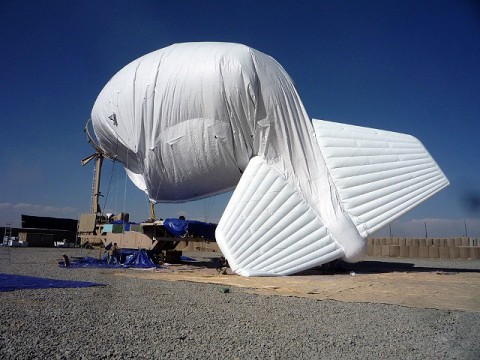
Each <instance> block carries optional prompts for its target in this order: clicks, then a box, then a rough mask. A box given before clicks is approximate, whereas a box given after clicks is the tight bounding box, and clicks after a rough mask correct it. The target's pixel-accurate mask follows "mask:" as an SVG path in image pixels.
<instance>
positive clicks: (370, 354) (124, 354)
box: [0, 248, 480, 359]
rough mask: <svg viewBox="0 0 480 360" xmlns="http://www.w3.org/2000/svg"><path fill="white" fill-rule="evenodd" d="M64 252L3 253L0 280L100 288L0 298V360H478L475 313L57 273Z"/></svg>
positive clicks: (479, 325) (86, 272) (479, 321)
mask: <svg viewBox="0 0 480 360" xmlns="http://www.w3.org/2000/svg"><path fill="white" fill-rule="evenodd" d="M63 252H65V250H59V249H39V248H37V249H36V248H24V249H23V248H22V249H21V248H17V249H8V248H0V272H1V273H11V274H21V275H29V276H42V277H49V278H55V279H68V280H83V281H93V282H98V283H103V284H106V286H103V287H91V288H78V289H44V290H21V291H12V292H3V293H0V299H1V305H0V306H1V310H0V319H1V320H0V358H2V359H3V358H6V359H36V358H38V359H93V358H118V359H123V358H135V359H141V358H146V359H152V358H158V359H160V358H161V359H174V358H188V359H199V358H207V359H216V358H218V359H220V358H226V359H232V358H233V359H296V358H301V359H318V358H321V359H349V358H364V359H399V358H401V359H478V358H480V343H479V330H480V314H479V313H468V312H462V311H443V310H433V309H410V308H406V307H402V306H396V305H383V304H364V303H342V302H337V301H317V300H311V299H304V298H294V297H280V296H259V295H253V294H247V293H245V292H243V291H242V289H239V288H230V289H229V290H230V292H224V291H223V290H224V289H223V288H222V287H220V286H218V285H209V284H198V283H189V282H168V281H159V280H139V279H133V278H127V277H123V276H115V275H113V273H114V271H118V270H111V269H65V268H60V267H58V266H57V262H58V261H60V257H61V254H62V253H63ZM67 253H68V254H69V256H70V257H73V256H84V255H86V254H85V253H84V252H83V253H80V250H79V249H68V251H67ZM90 255H91V254H90ZM121 271H135V270H121Z"/></svg>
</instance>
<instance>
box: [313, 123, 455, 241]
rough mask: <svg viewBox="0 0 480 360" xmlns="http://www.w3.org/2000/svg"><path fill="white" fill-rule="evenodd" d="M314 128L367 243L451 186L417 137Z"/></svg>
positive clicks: (345, 128) (335, 126)
mask: <svg viewBox="0 0 480 360" xmlns="http://www.w3.org/2000/svg"><path fill="white" fill-rule="evenodd" d="M312 123H313V126H314V128H315V133H316V136H317V141H318V144H319V146H320V149H321V151H322V154H323V157H324V158H325V162H326V164H327V167H328V170H329V172H330V175H331V177H332V179H333V182H334V184H335V186H336V187H337V191H338V194H339V196H340V198H341V202H342V204H343V206H344V209H345V210H346V211H347V212H348V214H349V216H350V217H351V219H352V221H353V223H354V224H355V226H356V227H357V229H358V231H359V233H360V234H361V235H362V236H363V237H367V236H368V235H370V234H372V233H373V232H375V231H377V230H379V229H380V228H382V227H383V226H385V225H387V224H388V223H390V222H392V221H393V220H395V219H397V218H398V217H400V216H401V215H403V214H404V213H405V212H407V211H408V210H410V209H412V208H413V207H415V206H417V205H418V204H420V203H422V202H423V201H425V200H426V199H428V198H429V197H431V196H432V195H434V194H435V193H437V192H438V191H440V190H441V189H443V188H444V187H446V186H448V184H449V182H448V179H447V178H446V176H445V175H444V174H443V172H442V170H441V169H440V168H439V166H438V165H437V163H436V162H435V160H434V159H433V158H432V157H431V155H430V154H429V153H428V151H427V150H426V149H425V147H424V146H423V145H422V143H421V142H420V141H418V140H417V139H416V138H414V137H413V136H410V135H406V134H400V133H395V132H390V131H384V130H377V129H371V128H365V127H359V126H353V125H346V124H340V123H334V122H329V121H323V120H315V119H314V120H313V121H312Z"/></svg>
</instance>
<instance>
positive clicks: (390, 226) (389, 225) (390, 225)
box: [388, 224, 392, 238]
mask: <svg viewBox="0 0 480 360" xmlns="http://www.w3.org/2000/svg"><path fill="white" fill-rule="evenodd" d="M388 227H389V228H390V238H391V237H392V224H388Z"/></svg>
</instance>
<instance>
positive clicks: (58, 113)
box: [0, 0, 480, 236]
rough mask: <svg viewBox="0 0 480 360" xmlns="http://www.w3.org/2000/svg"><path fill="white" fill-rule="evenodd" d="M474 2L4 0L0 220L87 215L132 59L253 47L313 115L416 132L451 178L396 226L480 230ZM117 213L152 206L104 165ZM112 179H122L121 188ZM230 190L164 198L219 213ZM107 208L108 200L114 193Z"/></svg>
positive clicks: (478, 20)
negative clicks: (161, 52) (108, 98)
mask: <svg viewBox="0 0 480 360" xmlns="http://www.w3.org/2000/svg"><path fill="white" fill-rule="evenodd" d="M478 4H479V3H478V2H475V1H441V0H436V1H407V0H400V1H388V0H382V1H368V0H367V1H305V2H304V1H273V0H272V1H260V0H259V1H153V0H152V1H141V0H138V1H98V2H96V1H95V2H94V1H56V0H48V1H41V0H37V1H33V0H32V1H18V0H17V1H3V2H2V3H1V5H0V34H1V41H0V49H1V50H0V54H1V56H0V89H1V91H0V109H1V111H0V119H1V124H2V140H1V141H0V168H1V178H0V179H1V180H0V226H3V225H4V224H5V223H7V222H10V221H13V222H14V223H15V224H17V225H19V223H20V214H22V213H24V214H29V215H38V216H55V217H68V218H78V216H79V214H80V213H82V212H88V211H89V207H90V205H89V204H90V193H91V181H92V165H90V166H88V167H82V166H81V165H80V160H81V159H82V158H84V157H86V156H87V155H89V154H91V153H92V152H93V151H92V148H91V147H90V145H89V144H88V143H87V141H86V138H85V135H84V133H83V127H84V124H85V121H86V120H87V119H88V118H89V116H90V111H91V108H92V106H93V103H94V101H95V99H96V96H97V95H98V93H99V92H100V90H101V89H102V87H103V86H104V85H105V84H106V83H107V81H108V80H109V79H110V78H111V77H112V76H113V75H114V74H115V73H116V72H117V71H118V70H120V69H121V68H122V67H123V66H125V65H126V64H127V63H129V62H130V61H132V60H134V59H136V58H138V57H139V56H141V55H144V54H146V53H148V52H151V51H154V50H157V49H159V48H162V47H165V46H168V45H170V44H173V43H178V42H189V41H227V42H237V43H243V44H246V45H248V46H251V47H253V48H255V49H257V50H259V51H262V52H264V53H266V54H269V55H271V56H272V57H274V58H275V59H276V60H277V61H278V62H279V63H280V64H282V66H283V67H284V68H285V69H286V71H287V72H288V73H289V74H290V76H291V77H292V78H293V80H294V81H295V83H296V86H297V89H298V92H299V93H300V96H301V98H302V100H303V102H304V105H305V107H306V109H307V112H308V113H309V115H310V116H311V117H314V118H319V119H326V120H332V121H339V122H345V123H349V124H355V125H361V126H368V127H374V128H380V129H386V130H392V131H398V132H403V133H408V134H412V135H414V136H415V137H417V138H418V139H420V140H421V141H422V142H423V143H424V145H425V146H426V148H427V149H428V150H429V151H430V153H431V154H432V155H433V157H434V158H435V159H436V160H437V162H438V164H439V165H440V167H441V168H442V169H443V171H444V172H445V174H446V175H447V177H448V178H449V180H450V182H451V185H450V187H448V188H447V189H445V190H443V191H442V192H441V193H439V194H437V195H436V196H435V197H433V198H431V199H430V200H428V201H427V202H425V203H424V204H422V205H421V206H419V207H418V208H416V209H415V210H413V211H411V212H410V213H408V214H407V215H405V216H404V217H403V218H401V219H400V220H399V221H397V222H395V223H394V224H393V225H392V231H393V233H394V235H403V234H404V233H406V234H407V235H409V231H410V232H415V234H413V235H422V234H424V222H425V221H427V223H428V227H429V228H430V234H429V235H433V236H441V235H445V236H451V235H462V234H463V233H464V220H466V222H467V225H468V231H469V235H472V236H480V220H479V218H480V6H479V5H478ZM104 170H105V171H104V174H103V180H104V181H103V189H102V190H103V193H104V194H106V193H107V192H108V194H109V195H108V201H107V205H106V208H107V209H110V210H112V211H114V212H116V211H122V210H127V211H129V212H130V213H131V214H132V217H133V219H134V220H137V221H138V220H142V219H144V218H146V217H147V215H148V211H147V209H148V207H147V202H146V198H145V195H144V194H143V193H142V192H141V191H140V190H137V189H136V188H134V187H133V185H131V184H130V183H129V182H126V181H125V173H124V172H123V170H122V169H121V167H120V166H119V165H118V164H117V165H115V167H113V166H112V164H111V163H109V162H106V163H105V165H104ZM109 183H110V184H111V185H110V186H109ZM228 197H229V195H228V194H227V195H221V196H217V197H215V198H213V199H209V200H206V201H197V202H194V203H189V204H182V205H175V206H172V205H162V204H159V205H157V207H156V210H157V215H158V216H161V217H170V216H171V217H174V216H178V215H179V214H180V213H184V214H185V215H187V217H189V218H197V219H200V220H204V219H205V218H207V219H208V220H209V221H217V220H218V219H219V217H220V215H221V213H222V211H223V206H225V204H226V201H227V200H228ZM102 205H103V200H102Z"/></svg>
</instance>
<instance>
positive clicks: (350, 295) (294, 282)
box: [117, 265, 480, 312]
mask: <svg viewBox="0 0 480 360" xmlns="http://www.w3.org/2000/svg"><path fill="white" fill-rule="evenodd" d="M117 275H120V276H128V277H136V278H142V279H157V280H165V281H192V282H200V283H210V284H218V285H222V286H227V287H233V288H232V289H231V291H238V290H240V289H241V291H245V292H249V293H255V294H260V295H280V296H297V297H305V298H311V299H317V300H325V299H331V300H337V301H344V302H369V303H384V304H395V305H402V306H407V307H416V308H435V309H444V310H464V311H473V312H480V296H479V295H480V273H479V272H476V271H472V272H455V271H454V270H452V271H448V272H444V271H431V272H427V271H406V272H396V271H393V272H386V273H354V274H353V275H351V274H350V273H345V274H334V275H319V274H313V275H312V274H308V275H301V276H286V277H255V278H247V277H241V276H238V275H233V274H228V275H219V274H217V272H216V270H215V269H210V268H198V267H195V266H185V265H181V266H170V267H168V268H167V269H158V270H155V271H133V272H122V273H117Z"/></svg>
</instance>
